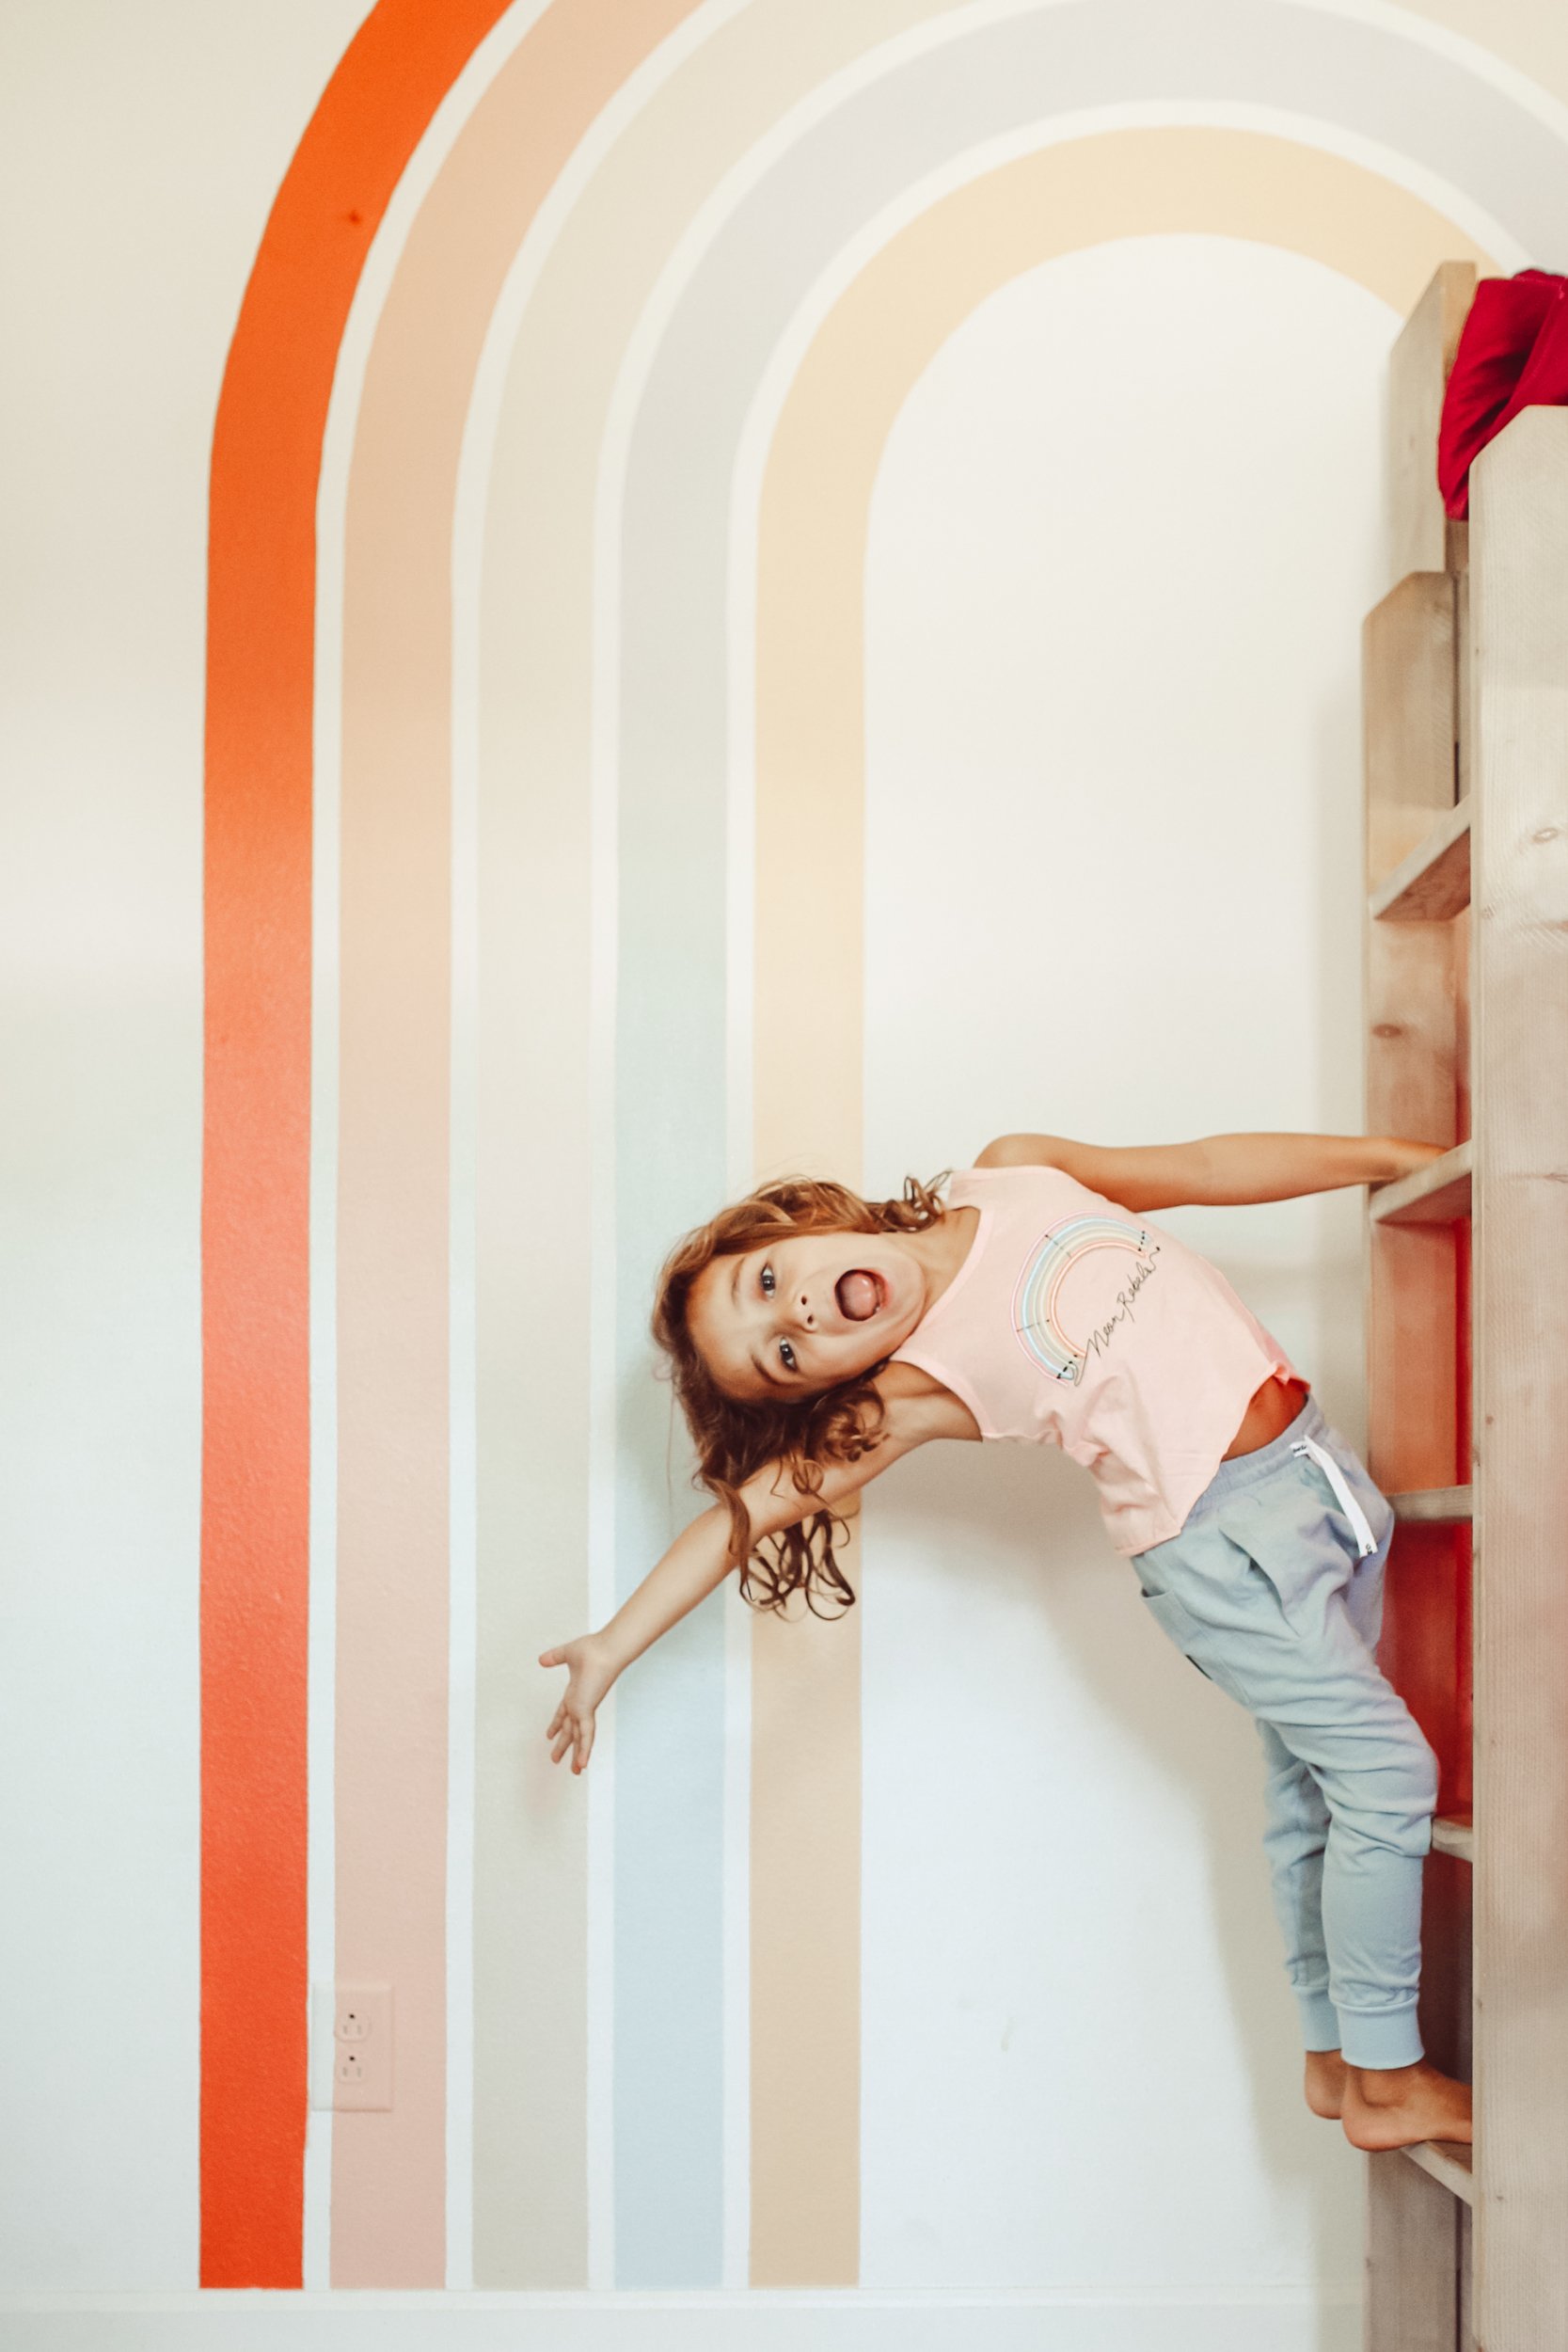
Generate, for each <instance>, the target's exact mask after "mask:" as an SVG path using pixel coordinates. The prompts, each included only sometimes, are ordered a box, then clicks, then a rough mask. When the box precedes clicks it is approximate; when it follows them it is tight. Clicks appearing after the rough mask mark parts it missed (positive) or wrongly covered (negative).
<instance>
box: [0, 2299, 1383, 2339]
mask: <svg viewBox="0 0 1568 2352" xmlns="http://www.w3.org/2000/svg"><path fill="white" fill-rule="evenodd" d="M0 2342H3V2343H4V2344H5V2345H6V2347H7V2352H1359V2347H1360V2344H1361V2302H1360V2290H1359V2288H1358V2287H1357V2286H1354V2285H1349V2284H1347V2285H1346V2286H1344V2287H1342V2288H1339V2289H1337V2290H1330V2291H1328V2292H1326V2293H1320V2292H1317V2291H1314V2290H1311V2289H1308V2288H1279V2289H1275V2290H1273V2291H1270V2290H1265V2289H1259V2290H1256V2291H1254V2292H1250V2293H1246V2294H1237V2293H1233V2292H1227V2291H1219V2292H1215V2293H1212V2294H1202V2293H1181V2292H1171V2293H1164V2294H1162V2293H1156V2292H1151V2293H1147V2294H1140V2295H1135V2296H1126V2295H1122V2296H1108V2295H1106V2294H1103V2293H1092V2292H1088V2291H1085V2292H1083V2293H1073V2292H1070V2291H1064V2292H1060V2293H1045V2292H1041V2293H1038V2294H1018V2295H990V2296H988V2295H974V2296H968V2295H966V2296H958V2295H919V2296H883V2295H874V2294H869V2293H867V2294H862V2293H860V2292H858V2291H856V2290H853V2289H846V2290H841V2291H834V2290H828V2289H824V2290H820V2291H814V2290H811V2289H799V2290H793V2291H771V2290H768V2289H764V2288H758V2289H755V2290H753V2291H752V2292H750V2293H747V2294H739V2295H726V2294H712V2295H651V2294H650V2295H635V2294H624V2295H564V2294H562V2295H542V2294H541V2295H499V2294H494V2295H482V2294H474V2295H443V2294H428V2295H426V2294H414V2293H407V2294H393V2293H387V2294H369V2293H361V2294H355V2293H348V2292H341V2293H338V2294H333V2295H288V2294H273V2293H255V2294H244V2293H234V2294H230V2293H209V2294H205V2295H199V2296H198V2295H195V2294H190V2295H182V2296H152V2295H125V2296H89V2295H36V2296H7V2297H5V2298H0Z"/></svg>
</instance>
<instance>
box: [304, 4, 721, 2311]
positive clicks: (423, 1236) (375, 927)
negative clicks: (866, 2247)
mask: <svg viewBox="0 0 1568 2352" xmlns="http://www.w3.org/2000/svg"><path fill="white" fill-rule="evenodd" d="M688 5H689V0H637V5H628V6H625V7H621V8H617V9H615V10H614V11H613V12H611V13H610V15H608V16H607V14H606V12H605V11H604V10H603V9H602V8H598V7H596V6H595V5H594V0H575V4H573V0H561V5H558V6H557V7H554V8H550V9H549V10H548V11H547V12H546V15H545V16H544V17H542V18H541V19H540V21H539V22H538V23H537V24H535V25H534V27H533V28H532V29H531V31H530V32H529V34H528V35H527V36H526V37H525V39H524V40H522V42H521V43H520V44H519V46H518V48H517V50H516V51H515V54H514V55H513V56H512V57H511V58H510V59H509V60H508V62H507V63H506V65H505V66H504V67H503V68H502V69H501V71H500V72H499V73H498V75H497V77H496V79H495V81H494V82H493V83H492V84H491V85H490V87H488V89H487V90H486V91H485V92H484V94H483V97H482V98H481V99H480V101H479V103H477V105H476V107H475V109H474V113H473V116H472V118H471V119H470V121H469V122H468V124H467V126H466V128H465V130H464V132H463V133H462V135H461V136H460V137H459V139H458V140H457V142H456V144H455V146H454V147H453V150H452V152H451V156H450V157H449V159H448V161H447V163H446V165H445V167H443V169H442V171H441V174H440V176H439V178H438V180H437V181H436V185H435V187H434V188H433V190H432V192H431V195H430V196H429V198H428V199H427V200H426V202H425V204H424V206H423V207H422V209H421V211H420V215H419V216H418V218H417V220H416V222H415V224H414V227H413V229H412V230H411V232H410V234H409V237H408V240H407V243H406V246H405V247H404V255H403V259H402V261H401V263H400V265H399V268H398V272H397V275H396V278H394V281H393V284H392V287H391V289H390V291H389V293H388V299H387V302H386V305H385V308H384V310H383V312H382V315H381V320H380V323H379V326H378V328H377V333H376V338H375V342H374V345H373V347H372V354H371V358H370V362H369V365H368V367H367V371H366V377H365V387H364V392H363V396H362V401H361V407H360V416H359V427H358V434H357V437H356V449H355V456H354V463H353V469H352V472H351V477H350V485H349V500H348V517H347V524H346V532H345V565H344V580H345V586H344V629H343V685H342V697H343V762H342V826H343V840H342V872H343V894H342V936H341V1003H342V1039H341V1073H342V1075H341V1161H340V1167H341V1178H340V1200H339V1245H338V1258H339V1285H340V1287H339V1368H340V1384H341V1385H340V1408H339V1412H340V1418H339V1430H340V1466H339V1478H340V1511H339V1559H338V1591H339V1626H338V1660H339V1667H338V1703H337V1725H338V1733H337V1754H336V1788H337V1838H338V1845H337V1854H338V1860H337V1954H338V1973H339V1977H340V1979H341V1980H345V1981H355V1980H363V1981H368V1982H389V1983H390V1984H392V1986H393V1987H394V1994H395V2004H396V2021H397V2067H398V2075H397V2090H396V2100H395V2104H394V2106H393V2107H392V2108H391V2109H390V2110H389V2111H388V2112H386V2113H378V2114H366V2115H353V2116H340V2117H339V2118H338V2119H337V2120H336V2125H335V2129H334V2135H333V2165H332V2280H333V2284H334V2285H335V2286H381V2287H396V2286H408V2287H419V2286H424V2287H429V2286H439V2285H441V2284H442V2283H443V2282H444V2278H445V2262H446V2247H445V2238H446V2230H445V2169H446V2147H445V2137H446V2133H445V2107H446V2085H445V2030H446V1982H445V1878H446V1812H447V1626H448V1583H447V1550H448V1489H447V1479H448V1441H449V1430H448V1400H447V1378H446V1371H447V1344H448V1330H449V1321H448V1294H447V1282H448V1268H449V1257H448V1248H449V1200H448V1168H449V1159H448V1102H449V1091H450V1083H451V1073H450V1059H449V1057H450V1020H449V1012H450V993H449V988H450V977H449V976H450V955H451V925H450V908H451V899H450V892H451V628H452V614H451V545H452V517H453V508H454V500H455V491H456V477H457V466H458V458H459V453H460V449H461V443H462V435H463V426H464V421H465V418H466V415H467V404H468V399H469V394H470V390H471V387H472V383H473V379H474V374H475V371H476V368H477V365H478V360H479V355H480V351H481V348H482V345H483V338H484V333H485V328H486V326H487V324H488V322H489V319H490V315H491V312H492V310H493V309H494V307H495V303H496V300H497V297H498V294H499V289H500V286H501V284H502V282H503V280H504V278H505V275H506V271H507V268H508V266H509V264H510V262H511V261H512V259H513V256H514V254H515V251H516V249H517V246H519V244H520V243H521V241H522V239H523V237H524V235H525V234H526V233H527V230H528V229H529V226H530V224H531V221H532V219H533V218H534V216H535V215H536V213H537V210H538V207H539V205H540V203H541V202H542V200H543V199H544V198H545V196H546V194H547V192H548V190H549V188H550V186H551V184H552V183H553V182H554V180H555V178H556V177H557V175H558V174H559V172H560V171H561V169H562V166H563V164H564V163H565V160H566V158H567V157H568V156H569V154H570V153H571V151H572V149H573V148H574V147H575V145H576V144H577V142H578V139H579V138H580V137H581V136H582V135H583V133H584V131H585V130H586V128H587V127H588V125H589V124H590V123H591V122H592V120H593V119H594V116H595V115H596V114H597V113H598V111H599V110H600V108H601V107H602V106H603V105H604V103H605V102H606V100H607V99H608V98H609V97H610V95H611V94H612V93H613V91H614V90H615V89H616V88H617V87H619V85H620V83H621V82H622V81H623V80H624V79H625V77H626V74H627V73H628V72H631V71H632V70H633V69H634V67H635V66H636V65H637V64H638V62H639V61H640V60H641V57H642V56H644V55H645V54H646V52H647V51H648V50H649V49H650V48H651V47H652V46H653V45H654V44H655V42H657V40H659V39H660V38H662V36H663V35H664V33H666V32H667V31H668V30H669V29H670V27H671V25H672V24H674V23H676V22H678V21H679V19H680V18H681V17H682V16H683V15H684V14H685V13H686V12H687V7H688ZM481 856H482V859H483V847H482V850H481ZM482 1507H483V1505H482ZM578 2097H579V2101H580V2087H579V2090H578ZM558 2275H559V2274H558ZM552 2282H553V2281H552Z"/></svg>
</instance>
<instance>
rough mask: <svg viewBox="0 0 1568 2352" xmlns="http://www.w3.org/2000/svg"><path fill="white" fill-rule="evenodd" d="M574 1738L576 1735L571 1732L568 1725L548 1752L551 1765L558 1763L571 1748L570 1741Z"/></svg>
mask: <svg viewBox="0 0 1568 2352" xmlns="http://www.w3.org/2000/svg"><path fill="white" fill-rule="evenodd" d="M576 1737H577V1735H576V1733H575V1732H574V1731H573V1729H572V1726H571V1724H567V1725H566V1727H565V1729H564V1730H563V1731H562V1735H561V1737H560V1739H559V1740H557V1741H556V1743H555V1745H554V1747H553V1748H552V1749H551V1750H550V1762H551V1763H552V1764H559V1763H560V1761H561V1759H562V1756H564V1755H565V1753H566V1751H567V1749H568V1748H569V1747H570V1746H571V1744H572V1741H573V1740H574V1739H575V1738H576Z"/></svg>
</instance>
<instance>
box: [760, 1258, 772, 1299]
mask: <svg viewBox="0 0 1568 2352" xmlns="http://www.w3.org/2000/svg"><path fill="white" fill-rule="evenodd" d="M762 1287H763V1292H764V1294H765V1295H766V1296H767V1297H768V1298H771V1297H772V1295H773V1269H772V1267H771V1266H770V1265H765V1266H764V1267H763V1269H762Z"/></svg>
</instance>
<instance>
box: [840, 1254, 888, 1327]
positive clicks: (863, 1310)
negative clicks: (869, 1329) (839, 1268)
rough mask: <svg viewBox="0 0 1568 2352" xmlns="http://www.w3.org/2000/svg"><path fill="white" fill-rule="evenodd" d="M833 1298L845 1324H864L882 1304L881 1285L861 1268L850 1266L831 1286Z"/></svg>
mask: <svg viewBox="0 0 1568 2352" xmlns="http://www.w3.org/2000/svg"><path fill="white" fill-rule="evenodd" d="M833 1296H834V1297H835V1298H836V1299H837V1301H838V1311H839V1313H840V1314H841V1315H842V1316H843V1317H844V1319H845V1321H846V1322H847V1323H865V1322H868V1321H869V1319H870V1318H871V1316H872V1315H874V1314H875V1313H876V1311H877V1310H878V1308H879V1306H880V1305H881V1303H882V1285H881V1282H880V1279H879V1277H878V1276H876V1275H875V1274H868V1273H867V1272H866V1271H865V1268H864V1267H863V1266H851V1267H850V1269H849V1271H848V1273H847V1274H841V1275H840V1276H839V1278H838V1280H837V1281H836V1282H835V1283H834V1284H833Z"/></svg>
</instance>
